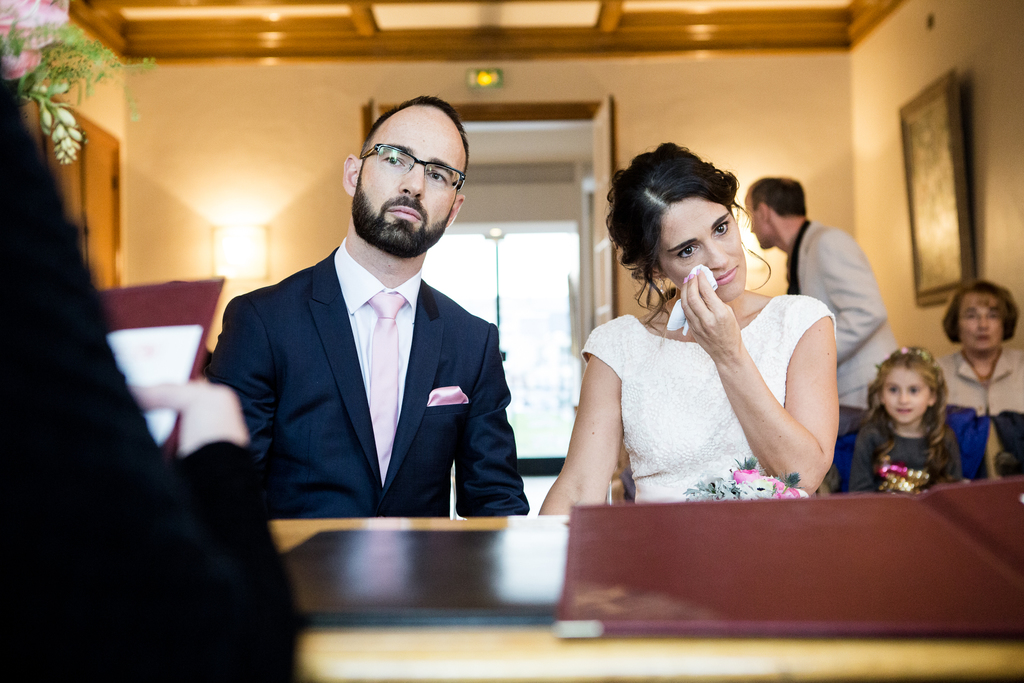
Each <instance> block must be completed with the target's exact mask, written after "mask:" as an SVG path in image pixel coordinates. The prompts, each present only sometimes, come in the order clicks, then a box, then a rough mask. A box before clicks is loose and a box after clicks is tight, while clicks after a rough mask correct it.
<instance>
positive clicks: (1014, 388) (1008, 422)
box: [938, 280, 1024, 476]
mask: <svg viewBox="0 0 1024 683" xmlns="http://www.w3.org/2000/svg"><path fill="white" fill-rule="evenodd" d="M1017 315H1018V311H1017V304H1016V303H1015V302H1014V300H1013V295H1012V294H1010V291H1009V290H1008V289H1006V288H1005V287H1000V286H999V285H997V284H994V283H992V282H988V281H986V280H976V281H974V282H970V283H967V284H965V285H963V286H961V287H960V289H959V290H957V292H956V293H955V294H954V295H953V299H952V300H951V301H950V302H949V308H948V309H947V310H946V315H945V317H944V318H943V320H942V327H943V330H944V331H945V332H946V336H947V337H949V340H950V341H952V342H958V343H960V344H961V348H960V351H959V352H956V353H951V354H949V355H948V356H944V357H942V358H939V360H938V363H939V367H941V368H942V372H943V373H944V374H945V376H946V383H947V385H948V386H949V398H948V402H949V405H951V406H963V407H967V408H972V409H973V410H974V411H975V412H976V413H977V414H978V415H979V416H982V415H989V416H991V417H992V418H993V419H992V423H991V425H992V427H991V430H990V433H989V438H988V443H987V446H986V449H985V463H986V468H987V471H988V473H989V475H990V476H992V475H998V474H1000V473H1001V474H1007V473H1011V472H1017V471H1020V462H1019V458H1020V455H1017V458H1016V460H1018V462H1014V459H1013V458H1009V457H1007V456H1008V455H1009V454H1010V453H1014V454H1024V351H1021V350H1020V349H1010V348H1006V347H1005V346H1004V344H1003V343H1004V342H1005V341H1007V340H1009V339H1011V338H1013V334H1014V332H1015V331H1016V329H1017Z"/></svg>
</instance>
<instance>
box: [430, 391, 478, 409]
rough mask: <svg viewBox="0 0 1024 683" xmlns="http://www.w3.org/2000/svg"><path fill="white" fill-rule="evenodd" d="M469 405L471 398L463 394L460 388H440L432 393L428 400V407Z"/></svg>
mask: <svg viewBox="0 0 1024 683" xmlns="http://www.w3.org/2000/svg"><path fill="white" fill-rule="evenodd" d="M463 403H469V397H468V396H466V395H465V394H464V393H462V389H460V388H459V387H438V388H437V389H434V390H433V391H431V392H430V396H429V397H428V398H427V407H428V408H429V407H431V406H457V405H460V404H463Z"/></svg>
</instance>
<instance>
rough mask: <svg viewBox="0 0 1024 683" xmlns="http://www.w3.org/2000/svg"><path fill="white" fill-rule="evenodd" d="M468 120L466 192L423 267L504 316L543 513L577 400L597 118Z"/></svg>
mask: <svg viewBox="0 0 1024 683" xmlns="http://www.w3.org/2000/svg"><path fill="white" fill-rule="evenodd" d="M466 129H467V133H468V135H469V139H470V165H469V169H468V170H467V182H466V187H465V189H464V192H465V194H466V203H465V204H464V205H463V210H462V212H461V213H460V216H459V218H458V220H457V221H456V222H455V223H454V224H453V225H452V226H451V227H450V228H449V230H448V231H447V233H446V235H445V237H443V238H442V239H441V241H440V242H439V243H438V244H437V245H436V246H435V247H433V248H432V249H431V251H430V253H429V254H428V257H427V261H426V263H425V265H424V270H423V277H424V280H426V281H427V282H429V283H431V284H432V285H434V286H436V287H437V288H438V289H439V290H440V291H442V292H444V293H446V294H447V295H448V296H450V297H452V298H453V299H455V300H456V301H457V302H458V303H459V304H461V305H462V306H463V307H464V308H466V309H467V310H469V311H470V312H472V313H474V314H475V315H478V316H480V317H481V318H484V319H485V320H488V321H490V322H493V323H495V324H496V325H497V326H498V329H499V333H500V342H501V351H502V355H503V358H504V365H505V376H506V378H507V380H508V383H509V388H510V390H511V393H512V403H511V404H510V406H509V409H508V415H509V422H510V423H511V424H512V428H513V430H514V431H515V436H516V447H517V451H518V454H519V463H520V464H519V468H520V473H521V474H522V475H523V479H524V484H525V486H526V495H527V498H528V499H529V501H530V507H531V510H532V511H533V513H534V514H535V513H536V511H537V510H539V508H540V504H541V503H542V502H543V500H544V497H545V496H546V495H547V491H548V489H549V488H550V487H551V484H552V483H553V482H554V479H555V477H556V476H557V474H558V472H559V471H560V470H561V466H562V463H563V462H564V459H565V454H566V451H567V450H568V446H569V437H570V435H571V433H572V425H573V420H574V418H575V408H576V405H577V403H578V400H579V385H580V378H581V373H582V365H581V363H580V355H579V351H580V348H581V346H582V342H583V339H581V337H582V334H583V330H582V327H583V323H582V318H583V316H582V310H581V299H583V298H586V299H587V300H590V299H591V295H590V292H587V294H586V295H585V296H584V295H583V293H582V289H583V287H582V285H583V283H584V281H583V280H582V279H581V265H582V264H581V261H585V259H582V258H581V242H586V244H585V245H582V246H585V248H586V249H588V250H589V249H590V243H589V242H590V241H589V240H581V234H582V235H583V236H584V238H586V237H587V236H588V233H589V231H590V227H589V224H590V212H591V211H592V208H591V205H592V203H593V199H592V196H591V194H590V193H591V192H592V188H593V186H594V181H593V124H592V122H591V121H590V120H569V121H565V120H549V121H536V120H535V121H485V122H478V121H467V122H466ZM587 265H589V264H587ZM588 275H589V274H588ZM588 322H589V321H588Z"/></svg>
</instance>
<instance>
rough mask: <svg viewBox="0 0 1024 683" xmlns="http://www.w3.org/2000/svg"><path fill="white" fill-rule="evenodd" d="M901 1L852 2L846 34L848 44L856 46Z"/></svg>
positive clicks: (868, 0) (858, 0)
mask: <svg viewBox="0 0 1024 683" xmlns="http://www.w3.org/2000/svg"><path fill="white" fill-rule="evenodd" d="M901 4H903V0H852V2H850V10H849V11H850V20H849V29H848V31H847V32H848V33H849V36H850V44H851V45H856V44H857V43H859V42H860V41H861V40H863V39H864V38H865V37H867V35H868V34H869V33H871V31H873V30H874V28H875V27H876V26H878V25H879V24H880V23H881V22H882V20H883V19H885V18H886V17H887V16H889V15H890V14H892V12H893V10H895V9H896V8H897V7H899V6H900V5H901Z"/></svg>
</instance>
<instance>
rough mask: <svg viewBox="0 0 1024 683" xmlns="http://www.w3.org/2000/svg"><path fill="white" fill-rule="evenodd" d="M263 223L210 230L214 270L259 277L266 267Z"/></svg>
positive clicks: (240, 276)
mask: <svg viewBox="0 0 1024 683" xmlns="http://www.w3.org/2000/svg"><path fill="white" fill-rule="evenodd" d="M267 257H268V249H267V228H266V226H265V225H227V226H222V227H218V228H215V229H214V231H213V266H214V272H215V274H217V275H219V276H221V277H226V278H233V279H241V280H263V279H266V277H267V272H268V270H269V267H268V263H267V261H268V258H267Z"/></svg>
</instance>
